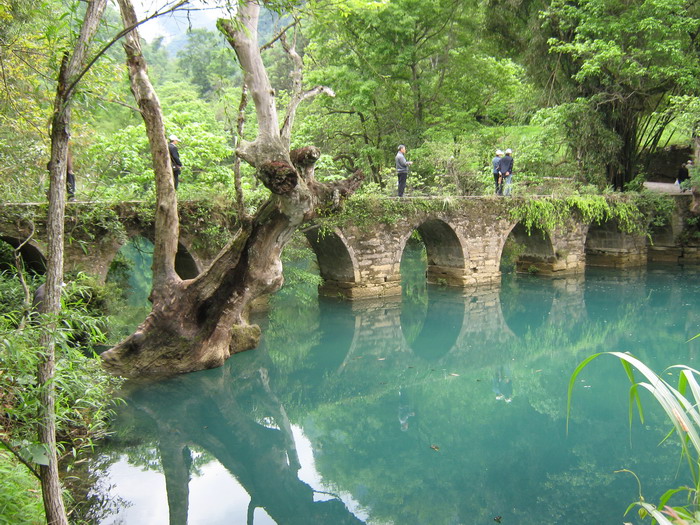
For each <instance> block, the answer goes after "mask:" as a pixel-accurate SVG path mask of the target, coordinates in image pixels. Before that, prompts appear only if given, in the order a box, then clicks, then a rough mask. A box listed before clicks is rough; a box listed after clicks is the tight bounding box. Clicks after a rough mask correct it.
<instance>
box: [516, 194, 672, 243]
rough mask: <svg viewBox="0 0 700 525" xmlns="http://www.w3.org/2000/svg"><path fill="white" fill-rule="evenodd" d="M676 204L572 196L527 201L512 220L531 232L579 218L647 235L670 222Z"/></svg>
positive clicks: (518, 205)
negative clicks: (649, 227) (608, 222)
mask: <svg viewBox="0 0 700 525" xmlns="http://www.w3.org/2000/svg"><path fill="white" fill-rule="evenodd" d="M672 211H673V201H672V200H671V199H670V198H669V197H664V196H653V197H652V196H648V195H646V194H641V195H571V196H569V197H566V198H565V199H557V198H552V197H546V198H538V199H525V200H521V201H518V202H516V204H515V206H514V207H513V208H511V210H510V218H511V219H512V220H514V221H517V222H519V223H521V224H522V225H523V226H525V228H527V230H528V231H531V230H532V228H537V229H540V230H542V231H552V230H555V229H557V228H562V227H565V226H566V224H567V221H568V220H569V219H570V218H572V217H577V218H578V219H579V220H580V221H582V222H584V223H589V224H593V223H595V224H602V223H605V222H607V221H615V222H617V224H618V226H619V228H620V230H621V231H623V232H625V233H637V234H642V233H646V231H647V226H648V225H650V224H653V225H656V226H658V225H661V224H664V223H665V222H666V221H668V218H669V217H670V216H671V213H672Z"/></svg>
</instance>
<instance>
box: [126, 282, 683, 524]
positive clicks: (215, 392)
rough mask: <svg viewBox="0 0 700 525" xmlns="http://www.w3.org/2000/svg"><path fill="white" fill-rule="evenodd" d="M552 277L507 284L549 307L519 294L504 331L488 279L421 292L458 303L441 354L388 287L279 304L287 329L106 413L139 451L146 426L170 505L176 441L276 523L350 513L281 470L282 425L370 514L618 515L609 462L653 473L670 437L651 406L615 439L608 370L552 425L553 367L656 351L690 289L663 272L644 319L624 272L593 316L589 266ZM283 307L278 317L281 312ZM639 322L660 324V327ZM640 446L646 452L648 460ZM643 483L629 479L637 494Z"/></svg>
mask: <svg viewBox="0 0 700 525" xmlns="http://www.w3.org/2000/svg"><path fill="white" fill-rule="evenodd" d="M556 283H557V281H554V284H552V283H550V282H549V281H547V282H546V283H545V284H546V285H545V286H543V288H544V289H543V290H539V291H528V289H527V286H529V281H527V282H526V284H524V285H520V284H519V286H520V289H519V290H518V292H519V294H520V296H521V297H522V296H525V297H526V298H529V299H530V300H532V301H540V300H541V302H542V303H544V304H545V305H549V306H548V308H551V310H547V311H546V312H545V308H543V307H542V305H539V304H538V305H534V306H533V309H534V310H536V316H537V319H540V318H542V319H544V321H543V322H538V323H534V322H533V323H530V324H529V326H528V329H527V330H526V331H525V332H524V335H522V336H521V337H517V336H516V335H515V334H513V333H512V332H511V331H510V330H509V328H508V326H507V325H506V324H505V322H504V321H503V319H502V317H500V312H501V304H506V305H507V304H509V302H508V301H509V300H508V298H507V297H506V298H499V296H498V292H497V291H489V292H488V293H487V292H484V291H482V292H481V295H476V292H475V294H474V295H470V294H463V293H460V292H457V291H455V292H454V293H452V294H451V293H450V292H449V291H441V293H439V294H437V295H433V296H432V297H430V298H429V300H427V302H426V307H427V308H428V310H430V308H432V307H433V304H435V305H436V306H438V308H437V311H441V312H449V311H450V310H451V309H452V310H455V311H457V312H460V313H459V316H461V317H462V318H463V327H462V332H461V334H460V336H459V338H458V340H457V342H456V344H455V345H454V346H453V347H452V348H451V349H450V351H449V352H448V353H447V354H445V355H442V354H441V353H440V351H441V350H440V345H439V344H437V343H439V341H440V334H437V335H435V336H434V337H433V339H434V341H435V342H436V344H434V345H432V346H431V345H430V344H427V345H426V346H425V351H426V352H428V351H430V350H431V349H432V350H433V351H434V352H435V355H433V356H430V355H428V356H427V357H426V356H424V355H421V354H419V353H416V352H415V351H414V349H413V348H412V347H411V345H409V344H408V342H407V341H405V340H404V338H403V337H402V336H401V328H402V323H403V321H405V317H403V316H402V313H403V311H405V310H402V308H405V305H403V306H402V305H401V303H399V302H398V301H394V302H391V301H386V302H377V301H374V302H366V303H362V302H357V303H353V304H348V303H345V302H337V301H321V302H320V303H319V304H320V307H319V308H315V307H314V308H311V309H310V310H309V311H308V312H305V313H303V314H302V315H298V316H297V320H298V322H299V323H300V324H301V325H302V327H301V329H300V330H299V331H298V335H297V336H295V335H294V331H293V330H283V331H282V332H280V334H281V335H280V336H279V337H275V338H266V339H265V340H264V343H265V344H264V345H262V346H261V347H260V348H259V349H258V350H255V351H254V352H251V353H247V354H242V355H240V356H236V358H235V359H234V360H232V361H231V362H230V363H228V364H227V365H226V366H225V367H224V368H223V369H220V370H212V371H207V372H203V373H198V374H191V375H190V376H188V377H182V378H176V379H173V380H168V381H166V382H162V383H159V384H154V385H150V386H142V387H139V388H138V389H137V390H135V391H134V392H133V393H132V394H131V395H129V403H130V405H129V407H128V409H127V410H126V411H125V412H124V413H123V414H122V417H121V418H120V421H126V422H127V425H128V426H130V427H133V429H134V430H133V431H130V432H125V433H124V437H128V436H131V439H132V442H133V440H135V439H136V437H135V436H143V435H145V436H146V443H145V444H141V445H140V446H142V447H144V452H147V449H148V448H151V449H153V447H155V443H157V442H158V441H159V440H160V441H162V444H161V448H160V449H158V454H157V456H155V457H147V459H144V462H148V461H151V462H153V461H155V462H156V463H157V464H158V466H159V468H163V469H164V470H165V472H166V475H167V476H168V477H169V479H170V481H169V486H168V490H169V493H170V494H179V496H177V497H176V498H173V497H171V498H170V499H171V500H177V501H173V503H172V506H173V508H174V509H175V511H179V512H180V514H179V515H180V516H184V511H183V509H182V508H178V507H177V505H180V506H182V503H183V501H186V497H185V495H186V492H185V489H186V486H185V485H186V481H187V476H188V472H189V475H191V473H192V469H193V468H194V467H189V466H188V465H187V455H186V454H184V453H185V452H186V447H189V448H192V449H193V450H197V451H200V450H204V451H206V453H207V454H208V455H210V457H215V458H216V460H218V461H219V462H220V463H221V464H222V465H224V466H225V467H226V468H227V469H228V470H229V471H230V472H232V473H233V474H234V475H235V476H236V477H237V478H238V480H239V481H240V483H241V484H242V485H243V486H244V488H245V489H246V490H248V492H249V494H250V495H251V498H252V503H251V505H252V507H251V508H254V507H255V506H261V507H264V508H265V509H266V511H267V512H268V514H270V516H272V517H273V519H276V520H278V522H280V523H297V522H298V523H343V520H345V522H346V523H347V522H353V521H354V522H357V520H356V519H355V518H354V516H352V515H351V514H350V513H349V512H348V511H347V510H346V509H345V507H344V506H343V505H342V504H341V503H340V502H339V501H334V502H327V503H326V504H320V503H318V502H317V503H314V502H313V490H312V489H311V488H310V487H309V486H308V485H306V484H305V483H303V482H301V481H299V479H298V477H297V467H298V464H299V463H298V460H297V454H296V452H295V444H294V440H293V438H292V433H291V424H292V423H294V424H295V425H296V426H299V427H303V431H304V434H305V435H306V437H307V438H308V439H309V440H310V441H311V444H312V447H313V451H314V457H315V465H316V468H317V470H318V471H319V473H320V474H321V475H322V477H323V484H324V486H325V487H326V488H328V489H329V490H332V491H335V492H337V493H338V492H343V493H349V494H351V495H352V497H353V498H354V499H355V500H356V501H357V502H358V503H359V504H360V505H361V506H362V507H363V508H364V509H367V512H368V513H369V515H370V519H372V520H373V521H376V522H380V523H381V522H393V523H406V524H414V523H430V524H431V525H433V524H435V525H440V524H443V523H444V524H448V523H476V522H482V521H483V522H484V523H486V522H490V521H492V518H493V517H494V516H497V515H502V516H503V517H504V522H506V520H508V522H514V523H521V524H529V523H532V524H539V523H541V522H542V520H541V517H542V516H547V517H552V520H551V521H552V522H558V523H564V522H567V523H573V522H576V523H586V520H585V516H586V515H587V514H586V512H587V510H588V509H590V502H592V501H595V502H596V505H597V506H598V508H600V509H605V510H603V511H601V513H600V514H599V515H597V516H596V520H598V522H606V523H607V522H611V523H612V522H614V521H616V520H617V521H619V519H620V516H621V515H622V512H624V508H625V506H626V502H627V501H631V500H632V499H634V497H635V496H636V494H635V490H636V487H635V486H634V484H633V483H630V480H627V479H626V478H624V477H620V476H617V475H613V474H612V473H613V472H614V470H616V469H619V468H622V467H624V468H630V469H632V470H634V471H635V472H637V473H639V474H642V473H644V472H647V474H645V475H644V479H646V480H650V479H654V480H655V481H657V482H658V483H659V486H663V487H664V488H665V487H666V486H668V483H667V482H664V481H663V480H661V479H660V476H658V475H654V476H652V475H649V474H648V472H649V471H651V470H656V471H657V472H661V471H664V469H663V466H664V465H670V464H675V463H674V460H673V457H674V454H675V453H676V452H677V450H676V448H675V447H673V446H670V445H667V444H664V446H663V447H662V448H659V449H655V448H654V447H655V446H656V444H657V443H658V441H659V440H660V437H663V435H664V434H665V432H664V428H663V424H664V421H665V420H664V418H663V417H656V416H655V415H654V414H647V416H648V419H647V421H646V425H647V426H648V427H649V428H648V429H647V428H642V427H641V426H639V425H637V424H635V427H634V430H633V433H632V436H633V439H631V437H630V433H629V429H628V427H627V419H626V406H625V405H624V403H620V404H614V403H610V402H609V400H610V399H611V398H614V399H618V398H624V397H625V395H626V393H625V392H626V390H625V389H626V385H619V382H616V381H614V378H615V377H617V376H618V375H619V371H618V370H597V371H596V373H595V374H590V375H589V377H586V378H585V380H586V384H585V386H588V387H589V388H588V389H585V390H584V392H585V394H584V395H583V396H585V398H586V403H585V405H583V406H578V407H577V408H576V410H575V411H574V413H573V420H572V425H571V432H570V436H569V437H568V438H565V436H564V428H565V426H564V419H565V417H564V414H565V410H566V399H565V391H566V381H567V378H568V377H569V374H570V373H571V371H572V370H573V369H574V368H575V366H576V364H577V363H578V362H580V360H581V359H582V358H583V357H586V356H587V355H590V353H592V352H594V351H597V350H603V349H619V348H610V346H611V345H631V344H634V345H635V346H634V347H633V348H637V347H639V351H640V352H639V353H641V354H645V353H646V352H649V353H650V354H651V353H653V354H657V353H658V355H661V354H662V352H661V345H662V344H667V345H668V346H669V347H672V348H673V347H674V345H675V347H677V346H678V345H679V344H682V343H684V339H683V338H684V337H685V331H686V330H685V329H683V330H680V329H674V326H676V325H685V323H686V322H689V320H690V317H688V316H687V313H686V311H685V310H684V309H683V308H682V305H683V303H684V302H686V301H684V299H683V297H684V295H683V294H684V293H692V291H693V289H692V288H690V289H688V291H685V290H684V288H683V283H678V285H677V286H678V288H677V290H676V289H674V291H673V292H672V293H671V300H669V301H665V302H664V304H663V306H660V308H662V310H663V311H662V314H663V317H662V316H661V315H660V312H659V311H658V309H657V310H656V311H655V310H653V309H652V310H651V311H645V313H642V311H641V310H640V306H641V304H642V302H643V301H640V300H631V298H639V297H642V298H643V297H646V296H647V295H648V294H649V293H651V292H649V291H646V292H643V293H640V292H639V290H638V289H637V288H636V287H638V286H642V287H643V288H644V286H647V285H646V284H641V283H639V282H637V281H635V280H628V281H625V282H624V287H625V293H624V294H620V295H619V296H616V297H612V298H610V297H608V298H605V304H604V307H605V309H606V310H605V312H606V313H607V315H604V316H597V315H589V314H587V309H588V310H590V309H591V308H594V307H595V306H596V305H597V303H599V302H600V301H599V299H598V298H597V297H596V294H597V293H598V292H597V290H598V287H597V285H596V280H595V279H594V278H591V279H590V280H589V281H588V282H586V283H583V282H578V281H572V282H567V283H566V286H559V285H558V284H556ZM649 286H651V285H649ZM584 288H585V289H584ZM604 289H605V288H601V290H604ZM523 290H524V291H525V292H527V293H523ZM584 292H585V294H584ZM507 293H510V289H509V288H507V287H506V288H504V289H503V290H502V294H507ZM442 294H444V295H445V296H444V297H442V298H441V296H442ZM584 295H585V298H586V300H585V302H584V301H583V300H582V298H583V297H584ZM426 297H427V296H426ZM442 299H444V301H442ZM501 299H503V300H501ZM441 301H442V302H441ZM460 301H461V303H460ZM507 308H508V307H506V309H507ZM284 312H285V316H287V317H286V319H287V320H286V321H285V322H290V323H291V322H293V320H294V319H295V318H294V317H293V316H292V315H291V313H290V312H291V310H284ZM601 317H602V320H601V319H600V318H601ZM659 317H662V319H663V322H661V323H659V322H658V319H657V318H659ZM428 318H429V316H428V315H427V314H426V319H428ZM430 324H431V323H424V329H425V328H428V327H429V325H430ZM317 325H318V326H319V327H320V330H315V329H314V327H315V326H317ZM644 326H649V327H652V326H660V327H661V328H660V330H658V331H660V333H661V335H660V337H661V341H662V342H661V343H659V344H658V345H657V344H656V343H655V342H654V341H656V337H657V335H658V334H657V331H656V330H655V331H654V332H653V333H652V331H645V330H644ZM633 327H634V328H633ZM674 330H675V331H674ZM266 333H270V332H269V331H268V332H266ZM630 334H632V335H634V337H635V339H630V337H631V335H630ZM647 343H652V344H647ZM647 348H648V349H649V350H647ZM669 358H670V357H669ZM506 365H508V367H509V369H510V371H509V373H510V376H511V377H512V379H513V383H514V385H515V386H516V389H515V390H516V392H515V394H516V395H514V396H513V402H512V403H510V404H505V403H503V402H502V401H495V400H494V397H495V396H494V394H493V391H492V384H493V383H492V380H493V375H494V371H495V370H498V369H499V368H502V367H505V366H506ZM615 383H618V385H617V386H619V387H620V388H619V389H620V391H619V392H618V391H616V390H615V388H617V387H616V386H615ZM234 384H235V385H236V388H235V389H234V388H233V385H234ZM582 388H583V386H582ZM398 392H401V396H400V397H397V393H398ZM583 396H582V397H583ZM402 398H403V399H402ZM407 398H410V402H408V401H407ZM409 414H413V415H411V416H408V415H409ZM397 416H398V418H397ZM406 416H408V417H409V418H410V419H409V424H408V428H406V429H404V430H402V425H401V422H402V418H404V419H405V418H406ZM207 427H208V428H207ZM632 441H633V444H634V446H633V447H632V446H631V445H630V443H631V442H632ZM433 447H434V448H433ZM648 450H657V451H656V452H655V453H654V454H653V457H652V458H650V457H649V456H651V455H650V454H647V453H646V451H648ZM602 451H605V453H601V452H602ZM193 459H194V461H195V464H196V462H197V461H198V458H197V457H195V458H193ZM666 471H668V469H666ZM647 489H648V492H647ZM178 490H180V492H179V493H178ZM653 492H654V490H653V487H645V495H647V494H648V495H649V496H652V495H653ZM170 494H169V495H170ZM571 494H576V498H571ZM584 497H585V500H584V499H583V498H584ZM533 502H534V503H533ZM534 505H537V509H538V510H537V512H536V513H533V512H532V509H533V508H534ZM172 510H173V509H171V511H172ZM185 510H186V507H185ZM251 513H252V510H251ZM290 515H293V516H298V517H299V518H298V521H293V520H291V518H288V516H290ZM601 515H602V516H604V517H603V518H601ZM282 517H284V518H282ZM173 519H177V515H176V516H175V517H174V518H173ZM290 520H291V521H290ZM304 520H306V521H304ZM324 520H325V521H324Z"/></svg>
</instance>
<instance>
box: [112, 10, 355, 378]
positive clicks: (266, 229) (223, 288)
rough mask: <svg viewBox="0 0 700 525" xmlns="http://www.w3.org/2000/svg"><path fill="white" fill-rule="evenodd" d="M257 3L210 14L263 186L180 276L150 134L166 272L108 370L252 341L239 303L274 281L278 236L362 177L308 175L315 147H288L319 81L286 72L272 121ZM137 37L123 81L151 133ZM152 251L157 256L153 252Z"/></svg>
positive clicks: (283, 239) (159, 369) (129, 371)
mask: <svg viewBox="0 0 700 525" xmlns="http://www.w3.org/2000/svg"><path fill="white" fill-rule="evenodd" d="M119 5H120V7H121V9H122V17H123V19H124V23H125V25H127V24H129V25H131V24H130V18H129V17H130V16H131V15H128V16H125V11H128V10H129V9H130V5H131V2H130V0H119ZM130 10H131V11H133V8H131V9H130ZM259 12H260V6H259V5H258V4H257V3H255V2H253V1H251V2H244V3H241V5H239V7H238V10H237V15H236V16H237V18H238V20H237V23H233V22H231V21H229V20H219V23H218V27H219V29H220V30H221V31H222V32H223V33H224V35H225V36H226V38H227V39H228V41H229V42H230V44H231V45H232V46H233V48H234V50H235V51H236V54H237V56H238V60H239V62H240V64H241V67H242V68H243V70H244V73H245V84H246V89H247V92H248V93H250V96H251V98H252V99H253V101H254V103H255V108H256V113H257V117H258V119H257V120H258V136H257V138H256V139H255V140H254V141H253V142H246V141H241V143H240V144H239V146H238V149H237V152H236V153H237V155H238V156H239V157H240V158H242V159H243V160H245V161H246V162H248V163H249V164H251V165H252V166H253V167H255V169H256V176H257V178H258V179H259V180H260V181H261V182H262V183H263V184H264V185H265V186H266V187H267V188H268V189H269V190H270V191H271V192H272V196H271V197H270V198H269V200H268V201H267V202H266V203H265V204H264V205H263V206H261V208H260V209H259V211H258V213H257V214H256V215H255V216H254V217H252V219H251V220H250V221H245V222H244V223H243V224H242V228H241V231H240V233H239V234H238V235H237V236H236V238H234V239H233V240H232V241H231V242H229V244H228V245H227V246H226V247H225V248H224V249H223V250H222V252H221V253H220V254H219V256H218V257H217V258H216V260H215V261H214V262H213V263H212V264H211V266H210V267H209V268H207V269H206V270H205V271H203V272H202V273H201V274H200V275H199V276H198V277H197V278H195V279H193V280H188V281H181V280H180V279H179V277H177V275H176V274H175V273H174V257H175V254H176V251H177V230H176V225H177V209H176V202H175V199H174V191H173V192H172V193H173V198H172V199H171V198H170V193H171V192H170V191H161V189H162V188H160V186H163V184H164V182H165V175H164V174H163V173H164V171H167V170H166V166H167V163H165V164H164V163H162V162H160V161H159V160H158V159H157V158H156V155H160V156H165V154H166V153H167V149H165V143H164V142H163V143H162V144H160V145H154V143H153V142H152V143H151V151H152V152H153V154H154V161H153V163H154V169H155V171H156V176H157V178H158V184H160V186H159V191H158V210H157V213H163V214H164V215H166V216H168V217H170V220H162V221H157V222H156V240H157V242H158V239H162V240H163V245H162V250H161V251H160V252H158V253H154V268H156V267H159V268H161V269H162V272H163V274H164V275H165V276H166V278H163V279H159V280H155V279H154V285H153V292H152V294H151V295H152V299H153V308H152V310H151V313H150V314H149V316H148V318H147V319H146V320H145V321H144V322H143V323H142V324H141V326H139V328H138V329H137V330H136V332H135V333H134V334H132V335H131V336H129V337H128V338H127V339H125V340H124V341H122V342H121V343H120V344H119V345H117V346H116V347H114V348H112V349H111V350H109V351H107V352H105V353H104V354H102V357H103V362H104V365H105V367H106V368H107V369H108V370H110V371H111V372H113V373H117V374H120V375H124V376H129V377H133V376H138V375H143V374H171V373H182V372H190V371H194V370H201V369H204V368H212V367H215V366H220V365H222V364H223V363H224V361H225V360H226V359H228V357H230V356H231V355H232V354H233V353H235V352H240V351H242V350H247V349H250V348H254V347H255V346H256V345H257V344H258V341H259V337H260V329H259V328H258V327H257V326H255V325H250V324H248V321H247V310H248V305H249V303H250V302H251V301H252V300H253V299H255V298H256V297H258V296H260V295H261V294H264V293H271V292H273V291H275V290H277V289H279V287H280V286H281V285H282V282H283V278H282V264H281V253H282V250H283V248H284V246H285V245H286V243H287V242H288V241H289V239H291V237H292V235H293V233H294V231H295V230H296V229H297V227H298V226H299V225H301V224H302V223H303V222H304V221H306V220H309V219H311V218H313V217H314V216H315V214H316V210H317V209H318V208H320V207H322V206H324V205H326V204H328V203H332V202H333V198H334V196H338V195H340V196H347V195H349V194H350V193H352V192H353V191H354V190H355V189H356V188H357V187H358V186H359V184H360V183H361V181H362V179H363V178H364V177H363V176H362V175H361V174H359V173H357V174H355V175H353V176H352V177H350V178H349V179H348V180H347V181H344V182H342V183H339V184H335V185H324V184H319V183H318V182H316V180H315V176H314V165H315V163H316V161H317V160H318V158H319V156H320V152H319V150H318V149H317V148H315V147H308V148H302V149H301V150H297V151H295V152H290V151H289V144H290V136H291V123H292V122H293V114H294V112H295V111H296V108H297V106H298V104H299V103H300V102H301V101H302V100H304V99H305V98H308V97H311V96H314V95H315V94H318V93H327V94H332V91H330V90H328V89H327V88H323V87H320V86H319V87H315V88H313V89H312V90H309V91H307V92H303V91H302V87H301V86H302V83H301V80H300V78H297V77H295V82H294V90H295V92H294V93H292V96H291V97H290V105H289V108H288V114H287V115H286V118H285V119H284V122H285V124H283V126H282V129H280V127H279V123H278V122H279V121H278V116H277V107H276V102H275V97H274V90H273V89H272V86H271V85H270V81H269V78H268V76H267V72H266V70H265V67H264V66H263V62H262V57H261V54H260V49H259V48H258V37H257V23H258V16H259ZM127 14H128V13H127ZM137 42H138V35H137V33H136V31H133V32H132V33H131V34H130V37H129V39H128V41H127V45H126V46H125V47H126V50H127V55H128V56H129V58H128V62H129V72H130V75H131V76H132V90H133V91H134V94H135V95H137V97H138V96H139V95H140V96H141V97H140V98H139V100H138V102H139V107H141V111H142V114H143V118H144V121H145V122H146V128H147V129H149V128H153V130H155V131H149V140H152V141H155V142H157V143H160V138H159V136H158V135H159V134H162V131H160V124H159V120H158V118H159V114H160V107H159V106H158V105H157V97H155V93H152V92H151V91H152V87H151V88H145V86H146V79H147V78H148V75H147V72H146V66H145V62H144V61H143V58H142V57H141V56H140V49H139V48H138V46H137V45H136V43H137ZM285 49H286V50H287V53H288V54H289V56H290V58H291V59H292V62H293V64H294V65H295V67H296V68H299V71H298V74H299V75H300V74H301V70H300V67H301V60H300V59H298V55H296V54H295V53H293V52H292V48H291V47H290V46H288V45H287V44H285ZM295 74H296V73H295ZM135 79H139V81H138V84H139V86H140V87H139V88H138V89H135V88H134V85H135V83H136V80H135ZM148 85H149V86H150V83H148ZM146 94H147V95H146ZM144 95H146V96H144ZM160 121H162V117H161V118H160ZM163 135H164V134H163ZM168 169H169V166H168ZM156 258H159V259H161V258H162V259H164V260H158V261H156ZM154 273H155V272H154Z"/></svg>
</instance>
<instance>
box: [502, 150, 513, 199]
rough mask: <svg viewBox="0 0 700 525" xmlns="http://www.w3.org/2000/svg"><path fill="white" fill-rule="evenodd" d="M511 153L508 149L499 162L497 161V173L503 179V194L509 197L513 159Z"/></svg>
mask: <svg viewBox="0 0 700 525" xmlns="http://www.w3.org/2000/svg"><path fill="white" fill-rule="evenodd" d="M512 153H513V151H512V150H511V149H510V148H508V149H507V150H506V154H505V155H504V156H503V157H501V160H500V161H498V173H499V175H500V176H501V178H502V179H503V182H505V190H504V192H503V194H504V195H506V196H510V188H511V182H512V180H513V157H511V154H512Z"/></svg>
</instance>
